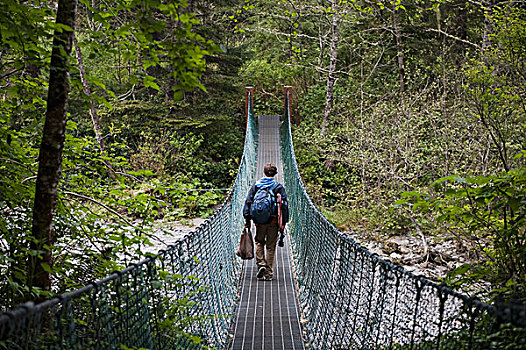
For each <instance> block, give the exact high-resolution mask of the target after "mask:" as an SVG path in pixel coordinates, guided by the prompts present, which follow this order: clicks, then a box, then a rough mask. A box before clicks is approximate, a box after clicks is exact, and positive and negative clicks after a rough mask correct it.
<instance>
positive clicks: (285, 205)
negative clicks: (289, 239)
mask: <svg viewBox="0 0 526 350" xmlns="http://www.w3.org/2000/svg"><path fill="white" fill-rule="evenodd" d="M271 180H274V181H271ZM272 183H277V184H278V185H277V186H276V187H275V188H274V190H273V191H274V194H275V195H276V198H277V194H278V193H279V194H280V195H281V218H282V221H283V225H285V224H286V223H287V222H289V202H288V200H287V192H286V191H285V187H283V185H282V184H280V183H278V182H277V181H276V180H275V179H274V178H268V177H263V178H261V179H259V180H258V181H257V182H256V183H255V184H254V185H252V187H251V188H250V191H248V195H247V199H246V200H245V206H244V207H243V217H244V218H245V220H251V217H250V207H251V206H252V202H254V196H255V195H256V192H257V191H258V190H259V189H260V188H261V187H268V186H270V185H271V184H272ZM277 215H278V213H277V212H276V213H274V216H277Z"/></svg>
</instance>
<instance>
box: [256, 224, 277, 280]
mask: <svg viewBox="0 0 526 350" xmlns="http://www.w3.org/2000/svg"><path fill="white" fill-rule="evenodd" d="M255 241H256V263H257V264H258V268H260V267H262V266H264V267H265V268H266V269H267V271H266V272H265V277H272V275H273V274H274V269H273V268H274V257H275V256H276V243H277V242H278V225H277V221H276V220H272V221H271V222H270V223H268V224H259V225H257V226H256V237H255ZM265 247H266V248H267V258H266V259H265Z"/></svg>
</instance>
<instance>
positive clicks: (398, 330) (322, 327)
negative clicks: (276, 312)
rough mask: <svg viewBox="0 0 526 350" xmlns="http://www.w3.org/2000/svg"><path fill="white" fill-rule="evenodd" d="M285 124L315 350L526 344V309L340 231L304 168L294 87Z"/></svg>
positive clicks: (293, 227) (302, 284) (302, 285)
mask: <svg viewBox="0 0 526 350" xmlns="http://www.w3.org/2000/svg"><path fill="white" fill-rule="evenodd" d="M285 99H286V103H285V105H286V106H287V107H286V108H285V116H284V118H283V123H282V126H281V129H282V130H281V132H280V134H281V138H282V142H281V144H282V159H283V163H284V164H283V167H284V175H285V188H286V189H287V194H288V196H289V202H290V206H291V208H292V210H291V213H292V214H291V220H290V235H291V242H292V246H293V255H294V261H295V273H296V276H297V280H298V285H299V298H300V303H301V306H302V311H303V317H304V318H305V325H304V328H305V333H306V334H307V336H306V339H305V341H306V343H307V345H308V346H310V348H313V349H393V348H395V349H504V348H506V349H526V329H525V328H524V327H526V308H525V307H523V306H518V305H503V306H501V307H497V306H495V305H488V304H485V303H483V302H480V301H478V300H476V299H472V298H468V297H467V296H466V295H463V294H461V293H458V292H456V291H454V290H452V289H450V288H448V287H446V286H443V285H438V284H436V283H433V282H432V281H430V280H428V279H426V278H423V277H420V276H416V275H414V274H412V273H410V272H407V271H405V270H404V269H403V268H402V267H401V266H398V265H394V264H392V263H391V262H389V261H387V260H384V259H382V258H380V257H379V256H377V255H376V254H372V253H370V252H369V251H368V250H367V249H365V248H364V247H362V246H361V245H360V244H358V243H356V242H355V241H354V240H353V239H351V238H349V237H348V236H346V235H345V234H343V233H341V232H339V231H338V229H337V228H336V227H334V226H333V225H332V224H331V223H330V222H329V221H328V220H327V219H326V218H325V217H324V216H323V214H321V212H320V211H319V210H318V209H317V208H316V207H315V206H314V205H313V203H312V201H311V200H310V198H309V196H308V194H307V192H306V190H305V186H304V184H303V182H302V181H301V176H300V174H299V171H298V166H297V162H296V158H295V155H294V148H293V142H292V134H291V126H290V120H291V118H290V113H291V108H290V89H288V90H287V89H286V90H285Z"/></svg>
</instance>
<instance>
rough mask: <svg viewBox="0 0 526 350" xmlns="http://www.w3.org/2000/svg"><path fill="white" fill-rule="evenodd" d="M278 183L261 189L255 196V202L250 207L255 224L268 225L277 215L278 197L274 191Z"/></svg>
mask: <svg viewBox="0 0 526 350" xmlns="http://www.w3.org/2000/svg"><path fill="white" fill-rule="evenodd" d="M277 186H278V184H277V183H275V184H273V185H272V186H270V187H265V188H260V189H258V190H257V192H256V194H255V195H254V201H253V202H252V206H251V207H250V216H251V217H252V220H253V221H254V223H255V224H266V223H268V222H269V221H270V217H271V216H272V215H274V214H275V213H276V195H275V193H274V189H275V188H276V187H277Z"/></svg>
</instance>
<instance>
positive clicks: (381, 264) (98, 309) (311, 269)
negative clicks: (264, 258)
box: [0, 87, 526, 350]
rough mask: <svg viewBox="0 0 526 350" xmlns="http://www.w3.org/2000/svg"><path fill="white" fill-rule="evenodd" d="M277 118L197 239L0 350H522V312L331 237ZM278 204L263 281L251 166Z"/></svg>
mask: <svg viewBox="0 0 526 350" xmlns="http://www.w3.org/2000/svg"><path fill="white" fill-rule="evenodd" d="M290 95H291V88H290V87H285V88H284V106H285V108H284V113H283V115H281V116H258V117H256V116H254V115H253V109H252V98H253V90H252V88H247V90H246V111H247V113H246V117H247V128H246V136H245V148H244V154H243V157H242V159H241V164H240V167H239V171H238V174H237V178H236V180H235V183H234V185H233V186H232V189H231V191H230V193H229V195H228V196H227V198H226V200H225V201H224V202H223V204H222V205H221V206H220V207H219V208H218V209H217V210H216V211H215V213H214V214H213V215H212V216H211V217H210V218H209V219H207V220H206V221H205V222H204V223H203V224H202V225H201V226H199V227H198V228H197V229H196V230H195V231H193V232H192V233H190V234H188V235H187V236H185V237H184V238H182V239H181V240H179V241H178V242H176V243H175V244H174V245H171V246H169V247H168V248H167V249H165V250H162V251H160V252H159V253H158V254H157V255H156V256H155V257H149V258H147V259H145V260H143V261H140V262H138V263H135V264H130V265H129V266H128V267H127V268H126V269H124V270H122V271H119V272H115V273H113V274H111V275H110V276H107V277H106V278H104V279H102V280H99V281H96V282H93V283H90V284H88V285H86V286H85V287H83V288H80V289H78V290H75V291H73V292H71V293H68V294H64V295H61V296H58V297H56V298H53V299H50V300H48V301H46V302H43V303H40V304H38V305H35V304H34V303H31V302H28V303H26V304H24V305H21V306H20V307H18V308H16V309H14V310H12V311H10V312H5V313H3V314H2V315H0V349H199V348H218V349H265V350H267V349H287V350H288V349H298V350H300V349H501V348H506V349H525V348H526V309H525V307H524V306H517V305H490V304H486V303H483V302H481V301H478V300H476V299H472V298H469V297H467V296H466V295H463V294H461V293H458V292H456V291H454V290H452V289H450V288H448V287H446V286H443V285H437V284H435V283H433V282H431V281H429V280H427V279H425V278H422V277H419V276H415V275H414V274H412V273H410V272H407V271H405V270H404V269H403V268H401V267H400V266H397V265H394V264H392V263H391V262H389V261H386V260H383V259H381V258H379V257H378V256H376V255H374V254H371V253H370V252H369V251H367V250H366V249H365V248H363V247H362V246H360V245H359V244H357V243H356V242H355V241H353V240H352V239H351V238H349V237H347V236H345V235H343V234H342V233H340V232H339V231H338V230H337V229H336V228H335V227H334V226H333V225H331V224H330V223H329V222H328V221H327V219H325V218H324V217H323V215H322V214H321V213H320V212H319V211H318V210H317V209H316V207H315V206H314V205H313V204H312V202H311V200H310V199H309V196H308V195H307V193H306V191H305V187H304V186H303V183H302V181H301V178H300V175H299V173H298V169H297V165H296V160H295V155H294V149H293V144H292V137H291V129H290V128H291V125H290V115H291V103H290ZM266 162H274V163H276V164H277V165H278V169H279V172H278V181H280V182H282V183H284V185H285V188H286V189H287V194H288V197H289V205H290V209H291V221H290V224H289V225H288V229H287V236H286V237H287V238H286V244H285V247H283V248H277V249H278V251H277V258H276V259H277V263H276V272H275V275H274V277H275V278H274V280H272V281H260V280H257V279H256V278H255V272H256V267H255V263H254V262H253V261H245V262H244V263H243V262H242V261H241V260H239V258H237V257H236V255H235V253H234V252H235V250H236V248H237V244H238V242H239V235H240V233H241V231H242V229H243V226H244V219H243V216H242V207H243V203H244V200H245V196H246V194H247V192H248V190H249V188H250V186H251V185H252V183H253V181H254V180H255V179H257V178H258V177H260V176H261V173H262V165H263V164H265V163H266Z"/></svg>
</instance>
